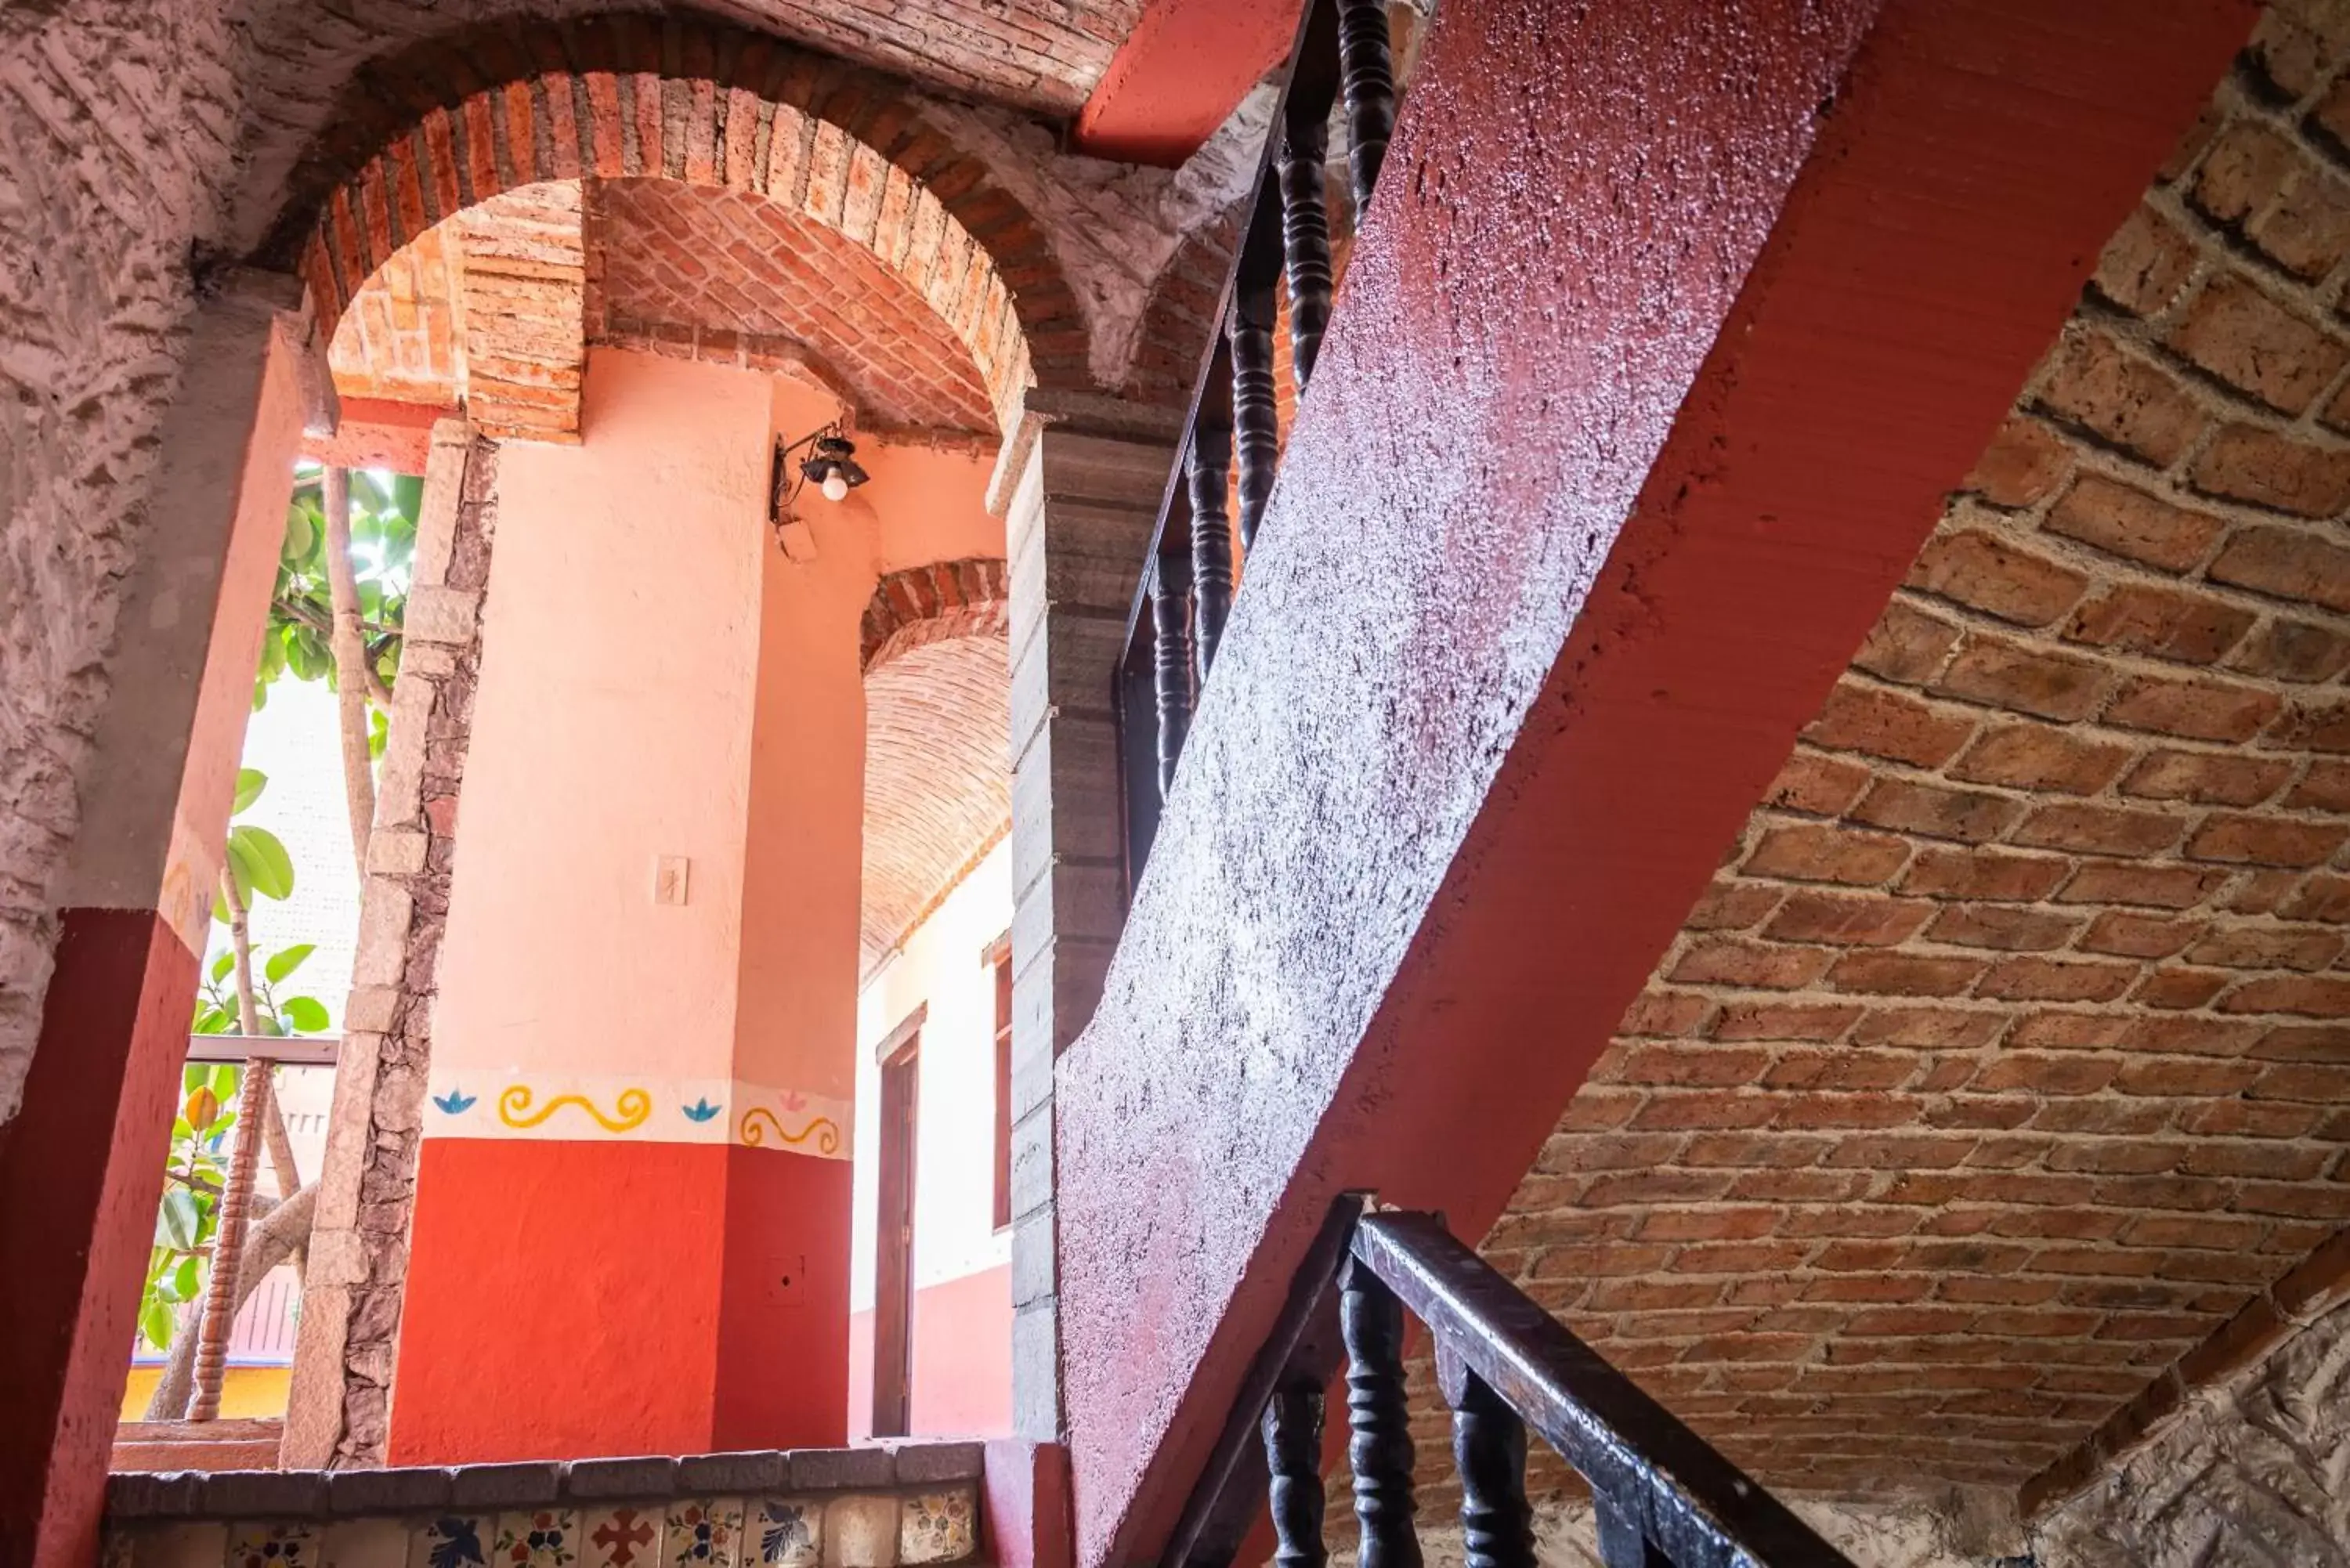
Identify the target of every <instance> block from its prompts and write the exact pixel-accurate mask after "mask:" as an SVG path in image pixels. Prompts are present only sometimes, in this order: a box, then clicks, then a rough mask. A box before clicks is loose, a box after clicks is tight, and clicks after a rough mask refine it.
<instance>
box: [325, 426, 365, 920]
mask: <svg viewBox="0 0 2350 1568" xmlns="http://www.w3.org/2000/svg"><path fill="white" fill-rule="evenodd" d="M326 503H327V505H326V512H327V552H326V554H327V593H328V597H329V599H330V600H331V602H332V603H333V606H334V611H335V630H334V637H333V639H332V643H331V647H332V649H333V651H334V656H335V695H336V700H337V702H338V706H339V708H340V711H341V713H340V716H341V720H342V724H341V730H342V742H343V796H344V801H345V804H346V805H348V807H349V809H350V817H351V857H352V859H353V861H354V862H355V863H356V864H357V866H358V867H359V879H360V880H361V881H362V882H364V881H365V880H366V879H367V852H368V837H369V835H370V834H371V833H372V832H373V831H374V829H375V772H374V768H373V766H372V763H371V759H370V758H369V754H368V714H367V705H368V697H369V691H368V682H369V678H370V677H372V676H373V675H374V674H375V668H374V666H373V665H372V664H371V663H369V659H368V656H367V644H366V642H365V641H364V640H363V639H361V637H360V635H359V580H358V577H357V576H355V574H354V573H353V572H352V569H351V475H350V471H349V470H348V469H342V468H330V469H328V470H327V475H326Z"/></svg>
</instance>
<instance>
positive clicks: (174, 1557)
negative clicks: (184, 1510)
mask: <svg viewBox="0 0 2350 1568" xmlns="http://www.w3.org/2000/svg"><path fill="white" fill-rule="evenodd" d="M127 1533H128V1535H129V1538H130V1561H131V1563H132V1565H133V1568H221V1565H222V1563H224V1562H225V1561H226V1560H227V1558H228V1526H227V1525H225V1524H223V1523H221V1522H220V1521H218V1520H215V1519H188V1520H182V1521H179V1522H177V1523H174V1524H164V1525H148V1526H146V1527H145V1528H143V1529H140V1530H136V1531H131V1532H127Z"/></svg>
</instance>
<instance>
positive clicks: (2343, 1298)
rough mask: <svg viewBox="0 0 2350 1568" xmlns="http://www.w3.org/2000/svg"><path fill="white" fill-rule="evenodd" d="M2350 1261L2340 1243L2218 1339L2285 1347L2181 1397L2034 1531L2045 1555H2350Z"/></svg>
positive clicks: (2111, 1566)
mask: <svg viewBox="0 0 2350 1568" xmlns="http://www.w3.org/2000/svg"><path fill="white" fill-rule="evenodd" d="M2345 1261H2350V1246H2345V1245H2343V1244H2342V1243H2339V1242H2337V1243H2336V1244H2335V1245H2334V1247H2331V1248H2329V1249H2327V1250H2326V1254H2325V1255H2322V1256H2321V1257H2320V1258H2318V1259H2314V1260H2313V1262H2312V1265H2311V1266H2309V1267H2305V1268H2304V1269H2303V1270H2300V1271H2297V1273H2299V1274H2301V1275H2303V1276H2314V1277H2310V1278H2307V1279H2306V1280H2305V1281H2304V1282H2303V1290H2302V1291H2300V1292H2296V1293H2293V1296H2292V1297H2291V1298H2290V1299H2287V1300H2284V1301H2280V1302H2278V1303H2276V1304H2275V1306H2274V1307H2273V1308H2272V1309H2271V1310H2268V1311H2265V1312H2261V1313H2257V1314H2253V1318H2254V1321H2253V1322H2252V1324H2251V1326H2250V1327H2249V1328H2238V1327H2237V1325H2235V1324H2231V1325H2230V1328H2231V1329H2234V1330H2235V1332H2233V1333H2229V1332H2225V1331H2223V1332H2222V1333H2221V1334H2218V1335H2215V1336H2214V1337H2213V1339H2212V1340H2211V1341H2210V1342H2207V1344H2206V1345H2205V1347H2204V1348H2205V1351H2206V1352H2208V1353H2209V1354H2210V1355H2212V1356H2213V1357H2214V1358H2219V1357H2224V1356H2227V1355H2229V1353H2230V1351H2231V1350H2240V1349H2252V1350H2255V1351H2257V1350H2258V1348H2259V1347H2260V1346H2262V1345H2273V1348H2272V1349H2270V1350H2269V1351H2268V1353H2267V1355H2264V1356H2255V1357H2249V1358H2245V1359H2248V1360H2250V1362H2251V1364H2250V1365H2249V1366H2242V1367H2241V1370H2238V1371H2236V1372H2235V1373H2234V1374H2233V1375H2232V1376H2220V1377H2215V1378H2213V1379H2212V1380H2211V1381H2210V1383H2209V1384H2208V1385H2206V1386H2202V1387H2200V1388H2195V1389H2190V1390H2189V1391H2187V1392H2185V1393H2184V1394H2183V1396H2181V1397H2178V1398H2177V1399H2175V1400H2174V1401H2172V1403H2171V1405H2170V1407H2169V1412H2168V1416H2167V1417H2165V1418H2164V1419H2162V1420H2160V1421H2158V1422H2150V1423H2148V1424H2147V1436H2146V1437H2145V1439H2144V1440H2143V1441H2142V1442H2141V1443H2140V1444H2139V1445H2138V1446H2137V1448H2135V1449H2131V1450H2128V1451H2125V1452H2120V1453H2119V1454H2118V1455H2117V1461H2116V1462H2115V1463H2113V1464H2112V1465H2111V1468H2110V1469H2107V1470H2106V1473H2105V1474H2104V1475H2103V1476H2102V1477H2101V1478H2100V1479H2099V1480H2097V1481H2096V1482H2095V1484H2093V1485H2091V1486H2090V1487H2088V1488H2086V1489H2085V1490H2082V1491H2080V1492H2078V1493H2076V1494H2075V1495H2074V1496H2073V1497H2072V1498H2071V1499H2069V1500H2068V1501H2064V1502H2063V1503H2062V1504H2060V1505H2059V1506H2058V1507H2056V1508H2055V1509H2054V1510H2053V1511H2050V1512H2049V1514H2048V1515H2047V1516H2046V1518H2045V1519H2043V1521H2041V1522H2040V1524H2039V1527H2038V1529H2037V1530H2036V1531H2035V1532H2034V1533H2035V1536H2036V1540H2035V1542H2034V1545H2035V1551H2036V1554H2037V1556H2038V1558H2039V1561H2040V1563H2041V1564H2042V1568H2141V1565H2143V1568H2164V1565H2166V1564H2171V1563H2178V1564H2187V1563H2193V1564H2195V1565H2196V1568H2234V1565H2236V1564H2245V1565H2247V1568H2250V1565H2251V1564H2261V1565H2263V1568H2265V1565H2266V1564H2270V1563H2295V1564H2299V1563H2341V1562H2344V1561H2345V1560H2350V1489H2345V1486H2344V1485H2343V1477H2344V1476H2345V1474H2350V1269H2345V1267H2344V1266H2343V1264H2344V1263H2345ZM2279 1294H2280V1295H2282V1294H2284V1292H2282V1290H2280V1292H2279ZM2297 1303H2299V1311H2298V1312H2297V1313H2296V1304H2297ZM2134 1435H2135V1434H2134ZM2117 1446H2118V1445H2117Z"/></svg>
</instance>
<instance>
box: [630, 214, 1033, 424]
mask: <svg viewBox="0 0 2350 1568" xmlns="http://www.w3.org/2000/svg"><path fill="white" fill-rule="evenodd" d="M590 210H591V212H592V213H593V214H594V217H593V219H592V220H591V225H590V232H591V234H593V235H594V236H595V240H594V243H596V244H598V246H599V250H600V254H601V258H602V263H603V296H604V321H605V324H606V329H607V330H608V331H610V332H612V333H613V334H615V335H616V336H617V337H622V338H628V337H653V336H657V335H659V333H660V331H661V329H662V328H664V327H687V328H705V329H707V328H716V329H720V330H723V331H728V332H733V333H738V334H748V335H752V336H755V337H784V338H789V339H792V340H794V341H795V342H797V343H798V344H800V345H803V346H804V347H805V348H806V349H807V350H808V351H809V352H810V353H811V354H812V355H813V356H815V358H816V359H817V360H818V361H819V362H820V363H821V364H822V365H824V366H825V367H827V369H829V370H830V371H831V372H832V373H834V374H836V375H837V377H838V378H839V379H840V381H841V382H842V383H843V384H844V385H845V387H846V389H847V391H848V392H849V393H850V395H851V396H852V397H853V398H854V400H856V402H857V404H858V408H859V409H860V410H863V411H864V413H865V414H866V415H867V416H868V419H869V420H870V421H873V422H878V423H879V424H882V425H888V426H899V427H906V426H920V427H925V428H930V429H941V430H953V431H985V430H989V429H992V428H993V425H994V422H995V416H994V413H993V410H991V409H990V407H989V404H988V398H987V388H986V385H985V383H983V381H982V380H981V379H980V377H979V369H978V367H977V366H976V365H974V364H973V363H972V357H971V351H970V350H969V349H968V348H964V347H963V345H962V342H961V341H960V340H959V339H957V338H956V337H955V336H954V334H953V332H952V331H951V330H950V329H949V327H948V326H947V324H946V322H945V321H944V320H943V319H941V317H940V316H939V313H938V312H937V311H936V310H934V309H932V308H931V305H930V303H929V302H928V301H927V300H925V299H923V298H922V297H921V296H920V295H918V294H916V293H915V292H914V291H913V289H912V288H911V287H910V286H908V285H907V284H906V283H905V282H904V281H903V280H902V279H900V278H899V276H898V275H896V274H894V273H892V272H890V271H889V269H888V268H887V267H885V266H883V265H881V263H880V262H879V259H877V258H876V257H875V256H874V254H873V253H872V252H871V251H869V250H868V249H866V248H865V247H864V246H862V245H859V244H855V243H854V242H852V241H850V240H848V239H846V238H844V237H843V236H842V235H841V234H838V233H837V232H836V231H834V230H832V229H830V228H827V227H826V226H825V225H824V224H822V223H816V221H815V220H813V219H811V218H808V217H806V216H804V215H802V214H800V213H795V212H793V211H791V210H790V209H788V208H786V207H785V206H783V205H782V204H781V203H780V202H771V201H768V200H767V199H766V198H764V197H763V196H757V195H754V194H751V193H750V192H741V191H725V190H712V189H707V188H703V187H698V186H691V185H684V184H679V183H676V182H670V181H665V180H608V181H599V182H597V183H596V185H595V187H594V191H593V194H592V195H591V198H590Z"/></svg>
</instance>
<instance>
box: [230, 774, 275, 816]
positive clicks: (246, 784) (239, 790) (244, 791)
mask: <svg viewBox="0 0 2350 1568" xmlns="http://www.w3.org/2000/svg"><path fill="white" fill-rule="evenodd" d="M268 787H269V775H268V774H265V773H263V772H262V771H261V770H260V769H259V768H239V769H237V770H236V802H235V804H234V805H231V806H230V807H229V808H228V809H229V815H231V816H234V815H236V814H237V813H238V812H241V811H243V810H244V809H245V808H246V807H248V806H250V805H252V804H253V803H254V802H255V801H256V800H259V799H260V798H261V792H262V791H263V790H265V789H267V788H268Z"/></svg>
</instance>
